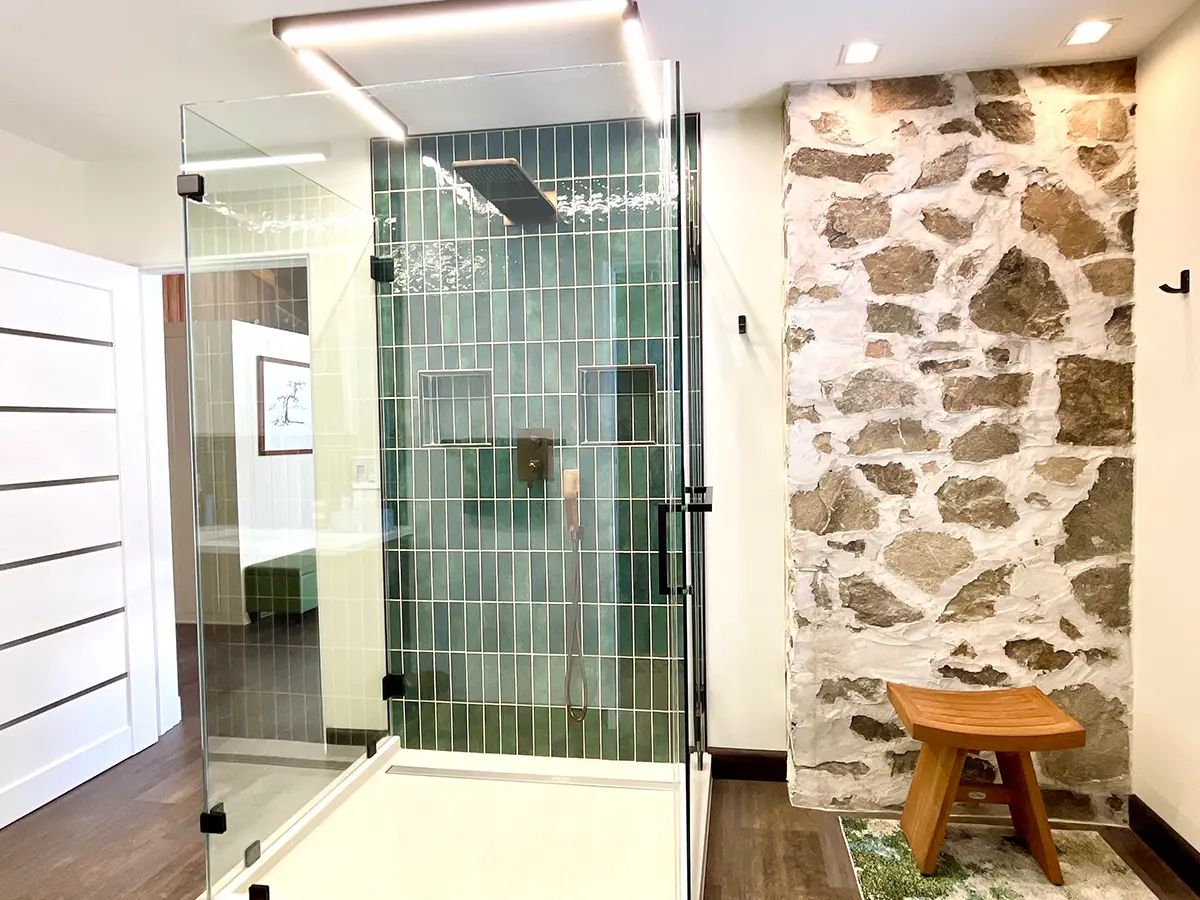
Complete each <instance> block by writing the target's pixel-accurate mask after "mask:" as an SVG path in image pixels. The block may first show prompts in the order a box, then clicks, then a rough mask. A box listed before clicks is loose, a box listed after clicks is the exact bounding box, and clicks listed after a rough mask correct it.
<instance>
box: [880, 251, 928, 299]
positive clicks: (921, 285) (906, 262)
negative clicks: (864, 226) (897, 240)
mask: <svg viewBox="0 0 1200 900" xmlns="http://www.w3.org/2000/svg"><path fill="white" fill-rule="evenodd" d="M863 265H864V266H866V268H867V277H868V278H869V279H870V281H871V290H872V291H874V292H875V293H876V294H924V293H925V292H926V291H928V290H930V289H931V288H932V287H933V282H934V279H935V278H936V277H937V270H938V258H937V254H936V253H934V252H933V251H932V250H921V249H919V248H917V247H913V246H910V245H908V244H896V245H894V246H891V247H885V248H884V249H882V250H879V251H877V252H875V253H872V254H870V255H869V256H865V257H863Z"/></svg>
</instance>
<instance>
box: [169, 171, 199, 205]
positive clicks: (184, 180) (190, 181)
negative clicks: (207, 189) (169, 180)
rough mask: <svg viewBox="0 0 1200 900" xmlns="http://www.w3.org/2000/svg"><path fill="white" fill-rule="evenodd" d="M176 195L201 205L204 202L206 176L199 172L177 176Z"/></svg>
mask: <svg viewBox="0 0 1200 900" xmlns="http://www.w3.org/2000/svg"><path fill="white" fill-rule="evenodd" d="M175 193H177V194H178V195H179V196H180V197H182V198H183V199H184V200H193V201H195V202H196V203H200V202H202V201H203V200H204V176H203V175H201V174H200V173H199V172H192V173H191V174H189V175H176V176H175Z"/></svg>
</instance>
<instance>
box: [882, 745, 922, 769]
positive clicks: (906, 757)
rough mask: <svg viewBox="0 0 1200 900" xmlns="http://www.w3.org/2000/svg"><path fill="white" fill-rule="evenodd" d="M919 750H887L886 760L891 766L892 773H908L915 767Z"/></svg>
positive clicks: (919, 753)
mask: <svg viewBox="0 0 1200 900" xmlns="http://www.w3.org/2000/svg"><path fill="white" fill-rule="evenodd" d="M920 755H921V751H920V750H889V751H888V752H887V758H888V762H889V763H890V764H891V767H892V775H908V774H910V773H911V772H912V771H913V770H914V769H916V767H917V757H918V756H920Z"/></svg>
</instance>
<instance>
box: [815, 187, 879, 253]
mask: <svg viewBox="0 0 1200 900" xmlns="http://www.w3.org/2000/svg"><path fill="white" fill-rule="evenodd" d="M891 224H892V207H891V205H890V204H889V203H888V201H887V200H886V199H884V198H882V197H867V198H865V199H861V200H860V199H857V198H854V197H838V198H837V199H836V200H834V201H833V203H832V204H830V206H829V215H828V219H827V223H826V226H825V237H826V238H827V239H828V240H829V243H830V246H832V247H835V248H838V249H846V248H849V247H856V246H858V244H859V242H861V241H869V240H873V239H875V238H881V237H883V236H884V235H886V234H887V233H888V229H889V228H890V227H891Z"/></svg>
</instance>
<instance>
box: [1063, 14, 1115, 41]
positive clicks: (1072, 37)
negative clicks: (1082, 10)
mask: <svg viewBox="0 0 1200 900" xmlns="http://www.w3.org/2000/svg"><path fill="white" fill-rule="evenodd" d="M1116 24H1117V20H1116V19H1108V20H1104V21H1101V20H1097V21H1093V22H1080V23H1079V24H1078V25H1076V26H1075V28H1074V29H1073V30H1072V31H1071V33H1070V34H1069V35H1067V39H1066V41H1065V42H1064V43H1065V44H1066V45H1067V46H1075V45H1077V44H1094V43H1096V42H1097V41H1099V40H1100V39H1101V38H1103V37H1104V36H1105V35H1106V34H1108V33H1109V32H1110V31H1112V29H1113V26H1114V25H1116Z"/></svg>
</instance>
